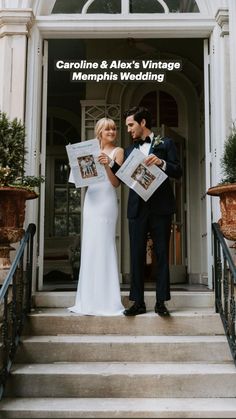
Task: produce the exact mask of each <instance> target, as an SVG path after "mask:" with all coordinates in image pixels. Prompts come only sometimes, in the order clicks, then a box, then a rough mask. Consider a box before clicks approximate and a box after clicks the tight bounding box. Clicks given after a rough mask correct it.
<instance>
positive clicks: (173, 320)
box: [25, 308, 224, 336]
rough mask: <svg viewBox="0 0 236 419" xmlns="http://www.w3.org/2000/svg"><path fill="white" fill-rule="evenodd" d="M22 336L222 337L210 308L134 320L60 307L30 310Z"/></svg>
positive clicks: (184, 309)
mask: <svg viewBox="0 0 236 419" xmlns="http://www.w3.org/2000/svg"><path fill="white" fill-rule="evenodd" d="M25 334H26V335H46V336H48V335H52V336H53V335H60V334H62V335H65V334H75V335H79V334H93V335H94V334H102V335H109V334H118V335H148V336H150V335H153V336H157V335H183V336H186V335H189V336H198V335H224V330H223V326H222V322H221V319H220V316H219V314H217V313H215V311H214V310H213V309H212V308H205V309H202V308H201V309H199V308H195V309H189V308H181V309H173V310H171V315H170V316H169V317H160V316H158V315H157V314H156V313H154V311H148V312H147V313H145V314H141V315H139V316H134V317H126V316H124V315H121V316H113V317H107V316H81V315H78V314H75V313H71V312H69V310H67V309H63V308H57V309H56V308H54V309H50V308H42V309H36V310H32V312H31V314H30V315H29V317H28V320H27V325H26V327H25Z"/></svg>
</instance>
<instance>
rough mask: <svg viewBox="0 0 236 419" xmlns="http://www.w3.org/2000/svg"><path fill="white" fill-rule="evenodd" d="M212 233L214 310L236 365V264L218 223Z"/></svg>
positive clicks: (214, 225)
mask: <svg viewBox="0 0 236 419" xmlns="http://www.w3.org/2000/svg"><path fill="white" fill-rule="evenodd" d="M212 227H213V233H214V286H215V306H216V312H217V313H219V314H220V317H221V320H222V323H223V326H224V330H225V334H226V337H227V339H228V343H229V347H230V350H231V353H232V357H233V360H234V363H235V365H236V334H235V292H234V289H235V286H236V266H235V263H234V261H233V258H232V255H231V253H230V250H229V248H228V246H227V244H226V242H225V239H224V236H223V234H222V232H221V231H220V227H219V224H217V223H213V224H212Z"/></svg>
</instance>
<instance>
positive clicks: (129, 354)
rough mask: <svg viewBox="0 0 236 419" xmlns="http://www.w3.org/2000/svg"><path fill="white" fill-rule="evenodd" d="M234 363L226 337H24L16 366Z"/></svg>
mask: <svg viewBox="0 0 236 419" xmlns="http://www.w3.org/2000/svg"><path fill="white" fill-rule="evenodd" d="M147 360H148V362H200V361H201V362H209V363H216V362H231V361H232V355H231V352H230V349H229V345H228V342H227V339H226V337H225V336H132V335H130V336H117V335H106V336H103V335H102V336H99V335H80V336H75V335H61V336H32V337H28V336H24V337H23V338H22V339H21V345H20V348H19V350H18V352H17V355H16V362H17V363H26V362H29V363H44V364H46V363H50V362H79V361H80V362H94V361H98V362H115V361H117V362H146V361H147Z"/></svg>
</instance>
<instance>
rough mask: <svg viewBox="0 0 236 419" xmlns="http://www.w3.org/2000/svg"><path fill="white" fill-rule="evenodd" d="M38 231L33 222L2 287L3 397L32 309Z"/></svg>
mask: <svg viewBox="0 0 236 419" xmlns="http://www.w3.org/2000/svg"><path fill="white" fill-rule="evenodd" d="M35 231H36V227H35V224H29V226H28V228H27V230H26V232H25V234H24V237H23V239H22V240H21V243H20V245H19V247H18V249H17V252H16V255H15V259H14V261H13V262H12V265H11V268H10V269H9V272H8V274H7V276H6V278H5V280H4V283H3V285H2V287H1V289H0V322H1V334H0V400H1V398H2V396H3V392H4V387H5V384H6V380H7V377H8V375H9V373H10V368H11V365H12V362H13V359H14V355H15V353H16V349H17V346H18V344H19V342H20V336H21V333H22V330H23V326H24V323H25V319H26V316H27V314H28V313H29V312H30V309H31V291H32V265H33V237H34V234H35Z"/></svg>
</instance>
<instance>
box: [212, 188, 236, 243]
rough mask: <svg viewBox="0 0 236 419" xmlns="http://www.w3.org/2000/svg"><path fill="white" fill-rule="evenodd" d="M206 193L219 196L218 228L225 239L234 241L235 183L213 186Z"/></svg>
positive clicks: (235, 232)
mask: <svg viewBox="0 0 236 419" xmlns="http://www.w3.org/2000/svg"><path fill="white" fill-rule="evenodd" d="M207 194H208V195H211V196H218V197H219V199H220V210H221V218H220V220H219V221H218V224H219V226H220V230H221V231H222V234H223V235H224V237H225V238H226V239H228V240H233V241H236V183H232V184H224V185H223V184H222V185H218V186H213V187H212V188H209V189H208V191H207Z"/></svg>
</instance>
